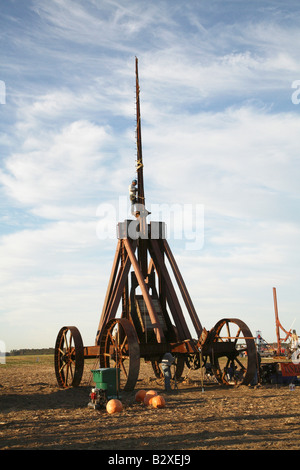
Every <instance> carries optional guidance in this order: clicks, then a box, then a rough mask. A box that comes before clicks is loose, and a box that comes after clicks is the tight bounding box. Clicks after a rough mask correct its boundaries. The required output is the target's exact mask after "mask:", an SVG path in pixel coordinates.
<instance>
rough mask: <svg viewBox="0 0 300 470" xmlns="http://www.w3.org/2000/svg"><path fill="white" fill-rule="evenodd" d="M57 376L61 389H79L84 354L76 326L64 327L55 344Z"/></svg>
mask: <svg viewBox="0 0 300 470" xmlns="http://www.w3.org/2000/svg"><path fill="white" fill-rule="evenodd" d="M54 361H55V374H56V379H57V382H58V385H59V386H60V387H63V388H66V387H77V386H78V385H79V384H80V381H81V378H82V374H83V367H84V353H83V342H82V338H81V335H80V333H79V331H78V329H77V328H76V327H75V326H64V327H62V328H61V330H60V331H59V333H58V335H57V339H56V343H55V359H54Z"/></svg>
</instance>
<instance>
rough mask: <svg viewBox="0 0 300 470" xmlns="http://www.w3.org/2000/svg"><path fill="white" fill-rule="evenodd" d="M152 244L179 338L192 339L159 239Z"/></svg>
mask: <svg viewBox="0 0 300 470" xmlns="http://www.w3.org/2000/svg"><path fill="white" fill-rule="evenodd" d="M150 244H151V248H152V251H153V256H152V258H153V261H154V264H155V265H156V270H157V271H160V273H161V276H162V277H163V279H164V281H165V284H166V294H167V302H168V304H169V307H170V310H171V313H172V316H173V318H174V321H175V325H176V327H177V331H178V335H179V340H180V341H181V340H186V339H192V337H191V334H190V332H189V329H188V326H187V324H186V321H185V318H184V315H183V312H182V309H181V306H180V303H179V301H178V298H177V295H176V292H175V289H174V287H173V284H172V281H171V278H170V275H169V273H168V270H167V268H166V266H165V263H164V261H163V257H162V254H161V251H160V248H159V245H158V241H157V240H154V239H151V240H150Z"/></svg>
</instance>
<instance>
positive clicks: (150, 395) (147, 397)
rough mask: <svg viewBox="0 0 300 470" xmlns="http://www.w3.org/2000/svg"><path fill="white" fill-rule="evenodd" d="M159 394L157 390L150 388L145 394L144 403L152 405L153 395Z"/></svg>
mask: <svg viewBox="0 0 300 470" xmlns="http://www.w3.org/2000/svg"><path fill="white" fill-rule="evenodd" d="M156 395H157V392H156V391H155V390H149V391H148V392H147V393H146V395H145V398H144V404H145V405H146V406H148V405H151V400H152V398H153V397H155V396H156Z"/></svg>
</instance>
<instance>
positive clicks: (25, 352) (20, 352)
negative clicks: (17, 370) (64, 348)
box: [6, 348, 54, 356]
mask: <svg viewBox="0 0 300 470" xmlns="http://www.w3.org/2000/svg"><path fill="white" fill-rule="evenodd" d="M46 354H54V348H43V349H12V350H11V351H10V352H7V353H6V356H37V355H38V356H42V355H46Z"/></svg>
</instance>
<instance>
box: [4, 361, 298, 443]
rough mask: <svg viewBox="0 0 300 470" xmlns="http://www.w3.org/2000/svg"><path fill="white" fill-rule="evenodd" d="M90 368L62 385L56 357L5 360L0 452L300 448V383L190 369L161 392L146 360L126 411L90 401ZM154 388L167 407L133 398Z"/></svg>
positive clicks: (127, 399) (127, 396)
mask: <svg viewBox="0 0 300 470" xmlns="http://www.w3.org/2000/svg"><path fill="white" fill-rule="evenodd" d="M91 368H93V367H92V366H91V367H89V365H85V372H84V378H83V381H82V383H81V385H80V386H79V387H77V388H72V389H67V390H62V389H59V388H58V386H57V383H56V378H55V375H54V369H53V366H52V364H51V362H49V361H48V362H46V363H45V362H43V360H39V359H36V362H33V363H29V364H26V363H15V364H14V365H12V366H9V365H8V364H6V365H3V364H1V365H0V449H1V450H4V449H7V450H17V449H18V450H21V449H22V450H25V449H28V450H58V449H66V450H81V449H85V450H88V449H95V450H96V449H97V450H105V449H106V450H127V449H130V450H164V451H169V452H170V451H175V450H178V451H179V450H181V451H188V450H298V449H299V448H300V407H299V403H300V387H296V388H295V390H294V391H291V390H290V389H289V387H288V386H286V385H263V386H260V387H246V386H240V387H237V388H231V387H230V388H228V387H223V386H220V385H218V384H216V383H215V382H204V383H203V388H202V382H201V377H200V373H199V371H190V370H189V369H185V371H184V374H183V376H186V381H185V383H182V382H180V383H179V384H178V388H177V389H175V390H174V391H173V392H172V393H171V394H170V395H164V393H163V382H162V381H161V380H159V379H156V378H155V377H154V373H153V372H152V368H151V366H150V365H149V364H142V365H141V373H140V377H139V380H138V383H137V386H136V390H135V391H134V392H127V393H125V392H122V393H121V396H120V399H121V401H122V403H123V407H124V408H123V411H122V412H121V413H118V414H114V415H109V414H108V413H107V412H106V410H94V409H91V408H89V407H88V406H87V404H88V401H89V394H90V391H91V387H92V386H93V379H92V374H91V372H90V370H91ZM142 388H144V389H155V390H156V391H157V392H159V393H161V394H163V395H164V397H165V400H166V407H165V408H163V409H154V408H152V407H145V406H144V405H142V404H138V403H136V402H135V400H134V397H135V393H136V391H137V390H138V389H142Z"/></svg>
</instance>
